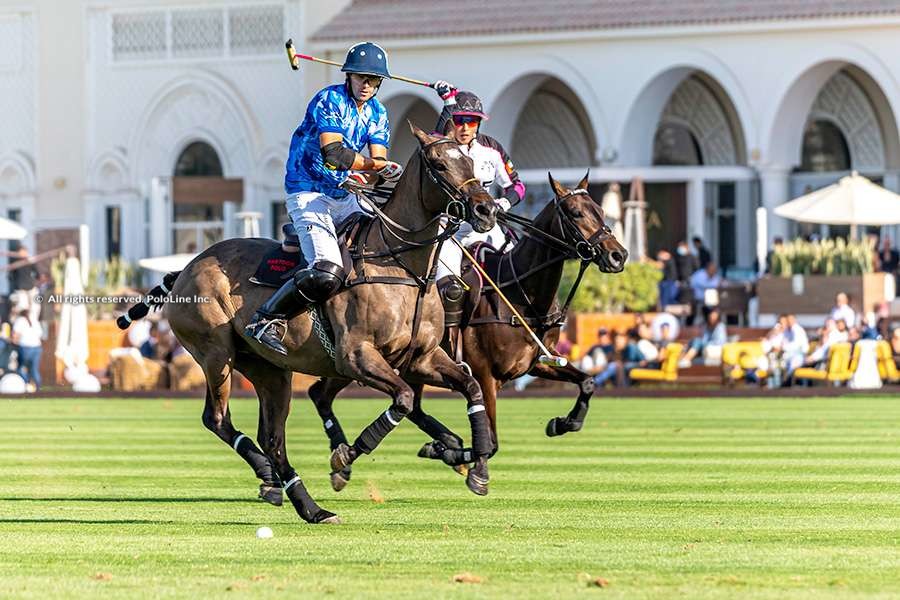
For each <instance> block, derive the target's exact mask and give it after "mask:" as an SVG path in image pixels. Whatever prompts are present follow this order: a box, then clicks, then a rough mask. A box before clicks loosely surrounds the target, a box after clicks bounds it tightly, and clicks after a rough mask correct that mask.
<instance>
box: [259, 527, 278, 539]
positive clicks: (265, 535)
mask: <svg viewBox="0 0 900 600" xmlns="http://www.w3.org/2000/svg"><path fill="white" fill-rule="evenodd" d="M274 535H275V533H274V532H273V531H272V529H271V528H270V527H260V528H259V529H257V530H256V537H258V538H259V539H261V540H267V539H269V538H271V537H273V536H274Z"/></svg>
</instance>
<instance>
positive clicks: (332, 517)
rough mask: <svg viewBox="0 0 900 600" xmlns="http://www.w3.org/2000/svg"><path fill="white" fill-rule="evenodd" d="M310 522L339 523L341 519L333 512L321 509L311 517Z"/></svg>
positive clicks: (318, 523) (322, 523)
mask: <svg viewBox="0 0 900 600" xmlns="http://www.w3.org/2000/svg"><path fill="white" fill-rule="evenodd" d="M311 522H312V523H313V524H314V525H340V524H341V522H342V521H341V518H340V517H339V516H337V515H336V514H334V513H333V512H330V511H327V510H325V509H322V510H320V511H319V512H318V513H316V516H315V518H313V520H312V521H311Z"/></svg>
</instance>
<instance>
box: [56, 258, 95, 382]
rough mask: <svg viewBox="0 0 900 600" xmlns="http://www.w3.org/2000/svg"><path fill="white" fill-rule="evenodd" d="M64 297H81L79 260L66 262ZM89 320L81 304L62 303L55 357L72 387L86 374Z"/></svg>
mask: <svg viewBox="0 0 900 600" xmlns="http://www.w3.org/2000/svg"><path fill="white" fill-rule="evenodd" d="M63 294H65V295H66V296H68V297H72V296H81V295H83V294H84V284H83V283H82V281H81V264H80V262H79V260H78V258H76V257H74V256H71V257H69V258H67V259H66V267H65V275H64V279H63ZM88 356H89V348H88V318H87V306H85V305H84V304H83V303H80V304H75V303H69V302H65V303H64V304H63V305H62V310H61V312H60V316H59V328H58V330H57V338H56V357H57V358H58V359H60V360H61V361H63V363H64V364H65V365H66V378H67V379H69V380H70V382H71V383H74V382H75V379H77V378H78V377H79V376H82V375H84V374H86V373H87V359H88Z"/></svg>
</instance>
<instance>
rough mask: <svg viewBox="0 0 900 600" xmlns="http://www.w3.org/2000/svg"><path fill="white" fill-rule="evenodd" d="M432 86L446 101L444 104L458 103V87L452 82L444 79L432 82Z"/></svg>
mask: <svg viewBox="0 0 900 600" xmlns="http://www.w3.org/2000/svg"><path fill="white" fill-rule="evenodd" d="M431 87H433V88H434V90H435V91H436V92H437V93H438V96H440V97H441V100H443V101H444V104H456V92H457V90H456V88H455V87H453V84H452V83H449V82H447V81H444V80H443V79H442V80H440V81H435V82H434V83H432V84H431Z"/></svg>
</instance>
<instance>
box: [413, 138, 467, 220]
mask: <svg viewBox="0 0 900 600" xmlns="http://www.w3.org/2000/svg"><path fill="white" fill-rule="evenodd" d="M455 143H456V142H455V141H454V140H452V139H450V138H438V139H436V140H432V141H430V142H428V143H427V144H425V145H424V146H419V157H420V158H421V161H420V163H421V165H422V168H424V170H425V173H426V174H427V175H428V178H429V179H431V181H433V182H434V183H435V184H436V185H437V186H438V187H439V188H440V189H441V191H442V192H444V194H446V195H447V197H448V198H449V199H450V201H449V202H448V203H447V205H446V206H445V207H444V213H445V214H446V215H447V216H448V217H450V219H451V220H454V221H456V225H457V227H458V226H459V224H460V223H461V222H462V221H464V220H468V218H469V217H471V215H472V207H471V206H469V199H470V198H471V196H470V195H469V194H467V193H465V192H463V191H462V190H463V188H464V187H466V186H467V185H469V184H470V183H473V182H475V183H478V184H479V186H478V187H479V189H482V188H481V180H479V179H478V178H477V177H470V178H469V179H466V180H465V181H463V182H462V183H461V184H459V185H457V186H454V185H453V184H452V183H450V182H449V181H447V178H446V177H444V176H443V175H442V174H441V173H440V171H438V170H437V169H435V168H434V166H433V165H432V164H431V161H429V160H428V155H427V154H426V153H425V151H426V150H428V149H429V148H431V147H432V146H436V145H437V144H455ZM454 209H455V211H454ZM454 212H456V213H457V214H454Z"/></svg>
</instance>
